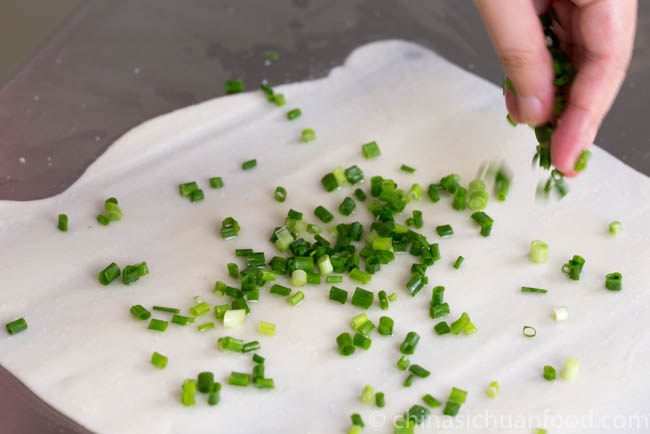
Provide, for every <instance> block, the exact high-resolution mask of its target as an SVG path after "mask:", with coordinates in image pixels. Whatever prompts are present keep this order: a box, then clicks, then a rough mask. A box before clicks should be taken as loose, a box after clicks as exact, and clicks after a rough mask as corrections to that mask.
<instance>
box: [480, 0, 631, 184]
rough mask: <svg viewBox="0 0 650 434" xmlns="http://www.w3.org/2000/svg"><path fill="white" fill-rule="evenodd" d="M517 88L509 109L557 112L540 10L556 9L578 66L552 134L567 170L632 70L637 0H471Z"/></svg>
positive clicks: (519, 118) (532, 118) (560, 32)
mask: <svg viewBox="0 0 650 434" xmlns="http://www.w3.org/2000/svg"><path fill="white" fill-rule="evenodd" d="M474 2H475V3H476V6H477V8H478V10H479V13H480V14H481V16H482V18H483V21H484V23H485V26H486V27H487V30H488V33H489V34H490V38H491V39H492V42H493V43H494V46H495V48H496V51H497V54H498V55H499V59H500V60H501V63H502V64H503V67H504V68H505V70H506V74H507V76H508V78H509V79H510V80H511V81H512V83H513V85H514V88H515V91H516V94H513V93H512V92H510V90H506V105H507V107H508V112H509V113H510V116H511V117H512V118H513V120H515V121H516V122H519V123H528V124H532V125H539V124H542V123H544V122H547V121H549V120H550V119H551V117H552V108H553V99H554V96H555V91H554V87H553V67H552V64H551V55H550V53H549V52H548V49H547V48H546V40H545V37H544V34H543V32H542V25H541V23H540V21H539V18H538V14H540V13H542V12H546V11H548V10H549V8H550V7H553V8H554V9H555V12H556V14H557V19H558V21H559V23H560V24H561V25H557V24H555V25H554V30H555V33H556V35H557V36H558V38H559V40H560V46H561V48H562V50H564V51H565V52H566V53H567V55H568V56H569V59H570V60H571V62H572V63H573V64H574V65H575V67H576V68H577V70H578V74H577V75H576V77H575V80H574V81H573V83H572V84H571V88H570V92H569V97H568V101H567V106H566V109H565V110H564V112H563V113H562V116H561V118H560V119H559V120H558V123H557V128H556V129H555V132H554V133H553V137H552V139H551V143H552V146H551V160H552V163H553V165H554V166H555V167H556V168H557V169H558V170H559V171H560V172H562V173H563V174H564V175H565V176H575V175H576V172H575V171H574V170H573V167H574V165H575V161H576V159H577V158H578V156H579V155H580V153H581V152H582V151H583V150H584V149H587V148H589V146H591V144H592V143H593V141H594V139H595V137H596V133H597V132H598V128H599V127H600V124H601V123H602V121H603V119H604V118H605V115H606V114H607V112H608V111H609V109H610V107H611V105H612V103H613V102H614V98H616V94H617V93H618V91H619V89H620V87H621V84H622V83H623V79H624V78H625V73H626V71H627V68H628V65H629V62H630V58H631V56H632V47H633V44H634V33H635V29H636V11H637V0H474Z"/></svg>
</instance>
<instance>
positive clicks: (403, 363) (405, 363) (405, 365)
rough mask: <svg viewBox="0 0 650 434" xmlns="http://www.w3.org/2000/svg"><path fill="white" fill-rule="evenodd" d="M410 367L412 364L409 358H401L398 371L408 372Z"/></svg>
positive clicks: (398, 362)
mask: <svg viewBox="0 0 650 434" xmlns="http://www.w3.org/2000/svg"><path fill="white" fill-rule="evenodd" d="M410 365H411V362H410V360H409V359H408V358H406V356H402V357H400V358H399V360H398V361H397V369H399V370H400V371H406V370H407V369H408V368H409V366H410Z"/></svg>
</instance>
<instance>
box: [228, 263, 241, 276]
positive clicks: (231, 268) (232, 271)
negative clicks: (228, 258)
mask: <svg viewBox="0 0 650 434" xmlns="http://www.w3.org/2000/svg"><path fill="white" fill-rule="evenodd" d="M227 267H228V275H229V276H230V277H232V278H233V279H237V278H239V267H238V266H237V264H235V263H232V262H231V263H230V264H228V265H227Z"/></svg>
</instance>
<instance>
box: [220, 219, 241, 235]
mask: <svg viewBox="0 0 650 434" xmlns="http://www.w3.org/2000/svg"><path fill="white" fill-rule="evenodd" d="M239 230H240V227H239V223H237V220H235V219H234V218H232V217H226V218H225V219H223V221H222V222H221V237H222V238H223V239H224V240H230V239H232V238H235V237H237V235H238V234H239Z"/></svg>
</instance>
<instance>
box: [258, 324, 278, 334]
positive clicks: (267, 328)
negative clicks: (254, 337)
mask: <svg viewBox="0 0 650 434" xmlns="http://www.w3.org/2000/svg"><path fill="white" fill-rule="evenodd" d="M258 331H259V332H260V333H262V334H263V335H268V336H275V324H273V323H270V322H266V321H260V327H259V329H258Z"/></svg>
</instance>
